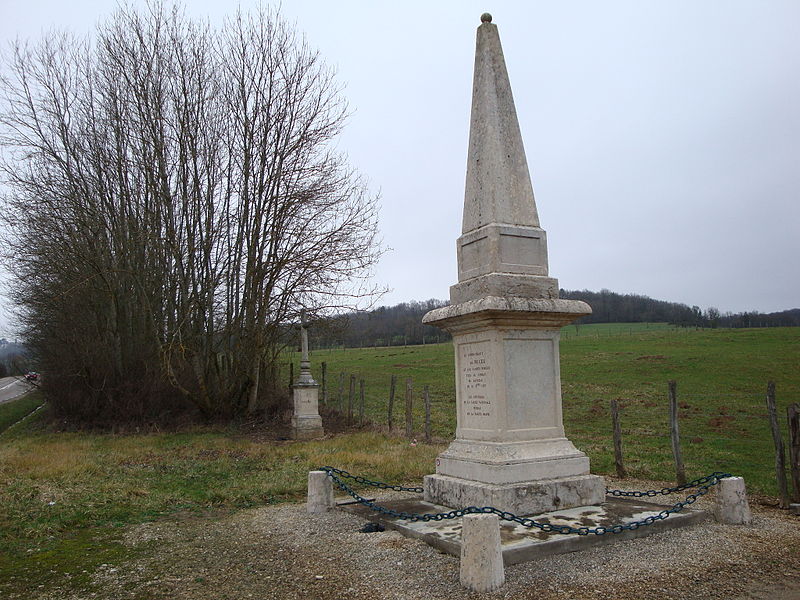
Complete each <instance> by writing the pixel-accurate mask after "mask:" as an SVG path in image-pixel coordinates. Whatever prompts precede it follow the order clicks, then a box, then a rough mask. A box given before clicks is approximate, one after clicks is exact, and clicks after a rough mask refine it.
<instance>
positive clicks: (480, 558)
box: [460, 514, 506, 592]
mask: <svg viewBox="0 0 800 600" xmlns="http://www.w3.org/2000/svg"><path fill="white" fill-rule="evenodd" d="M460 579H461V585H463V586H464V587H466V588H468V589H470V590H473V591H475V592H491V591H494V590H496V589H498V588H500V586H502V585H503V583H505V580H506V575H505V571H504V570H503V551H502V549H501V547H500V519H499V517H498V516H497V515H493V514H475V515H464V517H463V521H462V529H461V574H460Z"/></svg>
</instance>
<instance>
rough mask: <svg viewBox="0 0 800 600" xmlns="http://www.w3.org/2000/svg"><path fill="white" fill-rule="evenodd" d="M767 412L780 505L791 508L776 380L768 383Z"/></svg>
mask: <svg viewBox="0 0 800 600" xmlns="http://www.w3.org/2000/svg"><path fill="white" fill-rule="evenodd" d="M767 412H768V413H769V426H770V429H772V441H773V442H774V443H775V481H776V483H777V484H778V498H780V507H781V508H789V488H788V486H787V485H786V456H785V453H784V451H783V439H782V438H781V429H780V427H779V426H778V412H777V411H776V410H775V382H774V381H770V382H769V383H767Z"/></svg>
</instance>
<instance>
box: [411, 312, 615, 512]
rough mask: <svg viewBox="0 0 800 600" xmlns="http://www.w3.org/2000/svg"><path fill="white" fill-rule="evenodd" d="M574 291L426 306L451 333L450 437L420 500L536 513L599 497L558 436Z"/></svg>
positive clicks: (429, 319)
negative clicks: (564, 338)
mask: <svg viewBox="0 0 800 600" xmlns="http://www.w3.org/2000/svg"><path fill="white" fill-rule="evenodd" d="M590 310H591V309H589V307H588V306H587V305H586V304H585V303H583V302H579V301H574V300H562V299H557V298H556V299H544V298H519V297H510V298H501V297H496V296H487V297H483V298H478V299H475V300H469V301H467V302H463V303H461V304H456V305H452V306H447V307H444V308H440V309H437V310H434V311H431V312H430V313H428V314H427V315H425V317H424V319H423V322H425V323H427V324H435V325H436V326H437V327H441V328H442V329H446V330H447V331H449V332H450V333H451V334H452V335H453V344H454V346H455V362H456V365H455V370H456V402H457V421H458V427H457V429H456V439H455V440H454V441H453V442H452V443H451V444H450V447H449V448H448V449H447V450H445V451H444V452H443V453H442V454H441V455H440V456H439V458H438V460H437V461H436V463H437V466H436V474H435V475H429V476H427V477H426V478H425V483H424V490H425V500H426V501H428V502H432V503H435V504H442V505H445V506H453V507H459V508H463V507H465V506H494V507H496V508H499V509H500V510H505V511H509V512H513V513H515V514H534V513H542V512H547V511H550V510H556V509H561V508H569V507H573V506H585V505H592V504H600V503H602V502H603V501H604V499H605V482H604V480H603V478H602V477H598V476H595V475H591V474H590V473H589V459H588V457H587V456H586V455H585V454H584V453H583V452H581V451H580V450H578V449H577V448H575V446H574V445H573V444H572V442H570V441H569V440H568V439H567V438H566V437H565V436H564V427H563V425H562V415H561V376H560V361H559V352H558V343H559V339H560V328H561V327H563V326H564V325H566V324H568V323H570V322H572V321H573V320H575V319H576V318H578V317H579V316H581V315H584V314H587V313H589V312H590Z"/></svg>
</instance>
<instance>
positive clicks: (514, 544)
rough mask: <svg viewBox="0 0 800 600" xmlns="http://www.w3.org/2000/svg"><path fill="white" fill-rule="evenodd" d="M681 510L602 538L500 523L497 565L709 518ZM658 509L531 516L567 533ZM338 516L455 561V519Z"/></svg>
mask: <svg viewBox="0 0 800 600" xmlns="http://www.w3.org/2000/svg"><path fill="white" fill-rule="evenodd" d="M380 504H381V505H382V506H385V507H386V508H391V509H393V510H395V511H397V512H406V513H417V514H424V513H431V514H435V513H439V512H446V511H449V510H451V508H450V507H445V506H441V505H438V504H432V503H430V502H426V501H424V500H421V499H417V498H407V499H404V500H387V501H384V502H380ZM694 506H696V505H693V506H692V507H691V508H685V509H683V510H682V511H681V512H679V513H673V514H671V515H670V516H669V517H668V518H667V519H665V520H663V521H661V520H658V521H655V522H654V523H653V524H651V525H647V526H642V527H638V528H636V529H631V530H624V531H623V532H621V533H617V534H612V533H607V534H605V535H575V534H572V535H562V534H560V533H557V532H555V531H551V532H545V531H542V530H540V529H537V528H535V527H534V528H528V527H525V526H523V525H521V524H519V523H514V522H510V521H504V520H502V519H501V521H500V545H501V547H502V551H503V562H504V563H505V565H506V566H509V565H514V564H517V563H521V562H526V561H529V560H535V559H538V558H542V557H544V556H550V555H553V554H562V553H565V552H578V551H581V550H587V549H589V548H594V547H597V546H605V545H607V544H611V543H614V542H620V541H623V540H631V539H634V538H641V537H644V536H647V535H650V534H654V533H661V532H664V531H667V530H670V529H675V528H680V527H686V526H689V525H694V524H697V523H700V522H701V521H705V520H707V519H708V518H710V515H709V513H707V512H706V511H703V510H699V509H697V508H694ZM667 508H669V506H668V505H667V506H665V505H663V504H653V503H652V502H644V501H642V500H641V499H639V498H615V497H612V496H609V497H608V498H606V501H605V502H603V504H601V505H595V506H580V507H576V508H567V509H564V508H562V509H559V510H557V511H552V512H547V513H543V514H539V515H536V516H535V517H534V518H535V520H536V521H538V522H539V523H548V524H551V525H566V526H569V527H576V528H577V527H605V528H606V529H611V528H612V527H613V526H614V525H625V524H628V523H632V522H634V521H642V520H644V519H646V518H647V517H653V516H655V515H657V514H658V513H659V512H661V511H662V510H664V509H667ZM342 510H346V511H347V512H351V513H354V514H357V515H359V516H361V517H363V518H364V519H367V520H369V521H375V520H377V521H378V522H380V523H381V524H382V525H383V526H384V527H386V528H387V529H393V530H396V531H399V532H400V533H402V534H403V535H405V536H407V537H411V538H414V539H419V540H422V541H424V542H426V543H427V544H430V545H431V546H433V547H434V548H437V549H438V550H441V551H442V552H446V553H448V554H451V555H453V556H460V555H461V529H462V526H461V519H459V518H455V519H443V520H441V521H434V520H431V521H422V520H420V521H408V520H403V519H397V518H395V517H390V516H388V515H384V514H376V513H375V512H374V511H373V510H372V509H370V508H368V507H366V506H362V505H359V504H351V505H348V506H342Z"/></svg>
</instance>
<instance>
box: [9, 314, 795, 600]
mask: <svg viewBox="0 0 800 600" xmlns="http://www.w3.org/2000/svg"><path fill="white" fill-rule="evenodd" d="M561 356H562V359H561V365H562V381H563V398H564V420H565V427H566V430H567V434H568V435H569V437H570V438H571V439H572V440H573V441H574V442H575V443H576V445H577V446H578V447H579V448H581V449H582V450H584V451H586V452H587V453H588V454H589V456H590V458H591V460H592V470H593V472H595V473H599V474H604V473H612V472H613V460H612V453H611V443H610V440H611V433H610V432H611V425H610V416H609V410H608V405H609V401H610V400H611V399H612V398H617V399H619V400H620V403H621V405H622V406H623V412H622V419H623V434H624V451H625V456H626V464H627V466H628V469H629V471H630V474H631V475H632V476H633V477H638V478H643V479H651V480H658V481H669V480H672V479H673V472H672V460H671V451H670V443H669V435H668V432H669V429H668V423H667V391H666V390H667V380H668V379H675V380H677V381H678V389H679V400H680V406H681V415H680V416H681V428H682V434H683V449H684V457H685V460H686V463H687V471H688V474H689V475H690V477H691V476H697V475H701V474H705V473H708V472H710V471H713V470H729V471H731V472H733V473H735V474H738V475H743V476H744V477H745V478H746V481H747V484H748V488H749V489H750V491H751V492H755V493H757V494H761V495H770V496H774V495H775V485H774V472H773V460H774V459H773V456H774V454H773V451H772V441H771V438H770V436H769V428H768V425H767V421H766V410H765V405H764V393H765V390H766V384H767V381H768V380H770V379H771V380H774V381H775V382H776V384H777V390H778V404H779V409H780V411H781V415H784V414H785V409H786V406H787V405H788V404H789V403H790V402H796V401H799V400H800V374H798V369H797V367H798V365H800V329H798V328H784V329H749V330H675V329H671V328H668V327H666V326H663V325H654V324H650V325H646V324H642V325H624V326H621V325H617V326H581V327H579V328H578V330H577V331H575V330H574V328H573V331H567V332H566V335H565V336H564V340H563V342H562V345H561ZM312 361H313V362H312V365H313V369H314V374H315V376H316V377H317V378H318V379H319V378H320V363H321V362H322V361H325V362H326V363H327V365H328V374H329V375H328V380H329V381H328V390H329V397H330V403H335V402H334V400H335V398H336V397H337V395H338V374H339V373H340V372H345V373H347V374H348V376H349V374H350V373H354V374H358V375H359V377H363V378H364V379H365V380H366V400H367V406H366V409H367V417H368V418H369V419H370V420H372V421H374V422H375V423H377V424H384V423H385V419H386V400H387V397H388V388H389V379H390V377H391V375H392V374H396V375H397V377H398V389H397V397H396V410H395V422H396V423H397V426H398V427H397V428H398V432H399V429H400V427H401V425H402V423H403V418H402V412H403V404H404V402H403V399H404V391H405V379H406V378H409V377H410V378H412V379H413V381H414V390H415V430H416V431H418V432H421V428H422V406H421V403H420V402H419V398H420V393H419V392H420V390H421V389H422V387H423V386H424V385H428V386H429V389H430V393H431V398H432V400H433V425H434V435H435V436H436V437H437V438H438V440H436V443H434V444H433V445H426V444H422V443H420V444H418V445H416V446H411V445H410V444H409V443H408V441H407V440H404V439H402V438H401V437H399V435H386V434H384V433H380V432H378V431H376V430H375V428H373V429H372V430H369V429H366V430H364V431H355V432H353V431H350V432H346V433H343V434H340V435H337V436H335V437H332V438H329V439H325V440H319V441H313V442H290V441H274V440H273V441H270V440H266V439H265V436H263V435H260V434H259V432H258V431H255V432H251V431H249V430H247V429H245V428H243V427H242V426H239V427H234V426H231V427H229V428H227V427H213V428H202V427H198V428H194V429H192V430H188V431H183V432H181V433H148V434H139V435H111V434H96V433H54V432H52V431H51V430H50V429H48V427H47V426H46V423H47V418H48V415H47V412H46V410H47V409H46V408H45V409H44V410H41V411H38V412H36V413H34V414H32V415H30V416H29V417H27V418H26V419H24V420H23V421H22V422H21V423H17V424H16V425H14V426H13V427H11V428H9V429H7V430H5V431H4V432H3V433H0V597H3V596H4V595H6V594H11V593H17V594H21V597H25V594H26V591H27V590H32V589H38V588H39V586H42V589H44V590H58V591H61V590H67V589H76V590H81V591H82V592H85V595H86V596H87V597H88V595H89V592H90V591H91V590H92V585H94V584H92V583H91V581H90V575H91V574H92V573H93V572H95V571H96V570H97V569H98V567H99V566H100V565H103V564H123V563H124V562H125V561H126V560H128V559H130V558H133V556H134V555H133V552H134V551H133V550H131V548H130V546H128V545H126V544H124V543H123V537H124V534H125V526H126V525H129V524H132V523H139V522H145V521H152V520H159V519H181V518H196V517H197V516H199V515H204V514H207V515H212V516H213V515H215V514H219V513H220V512H226V511H231V510H238V509H241V508H246V507H250V506H258V505H265V504H271V503H278V502H283V501H288V500H299V499H301V498H303V496H304V493H305V485H306V474H307V472H308V470H310V469H312V468H315V467H318V466H321V465H323V464H330V465H334V466H336V467H340V468H343V469H346V470H349V471H351V472H353V473H358V474H362V475H365V476H368V477H372V478H375V479H380V480H383V481H392V482H403V483H418V482H419V481H420V480H421V478H422V476H423V475H425V474H427V473H430V472H432V471H433V469H434V460H435V457H436V455H437V454H438V453H439V452H441V451H442V450H443V449H444V447H445V445H446V442H447V441H448V440H449V439H451V438H452V435H453V432H454V430H455V405H454V404H455V396H454V376H453V350H452V345H451V344H438V345H430V346H414V347H391V348H375V349H359V350H345V351H341V350H337V351H331V352H329V351H327V350H326V351H317V352H315V353H314V354H313V356H312ZM295 372H296V371H295ZM348 386H349V381H346V385H345V389H347V387H348ZM41 401H42V399H41V397H39V396H38V393H37V392H34V393H32V394H29V395H27V396H24V397H22V398H20V399H18V400H15V401H13V402H10V403H8V404H5V405H2V406H0V422H4V423H11V422H16V421H17V420H18V419H19V418H21V417H22V416H24V415H25V414H28V413H29V412H30V411H31V410H32V409H33V408H35V407H36V406H38V405H39V404H40V403H41ZM782 422H785V419H782ZM784 429H785V426H784ZM418 437H419V438H420V439H421V435H418ZM138 551H141V550H138ZM138 551H137V552H138Z"/></svg>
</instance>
